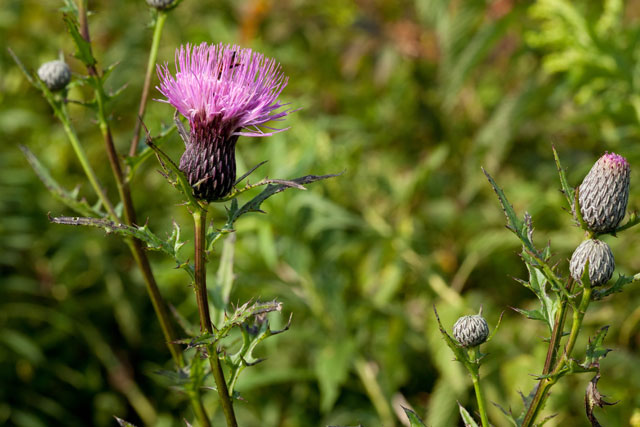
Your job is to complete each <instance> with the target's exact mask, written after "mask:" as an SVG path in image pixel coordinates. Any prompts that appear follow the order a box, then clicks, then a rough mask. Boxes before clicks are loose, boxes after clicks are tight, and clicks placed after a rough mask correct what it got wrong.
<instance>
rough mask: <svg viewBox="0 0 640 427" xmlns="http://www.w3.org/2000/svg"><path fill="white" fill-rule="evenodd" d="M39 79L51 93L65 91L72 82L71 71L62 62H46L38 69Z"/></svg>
mask: <svg viewBox="0 0 640 427" xmlns="http://www.w3.org/2000/svg"><path fill="white" fill-rule="evenodd" d="M38 77H40V80H42V81H43V82H44V84H45V85H47V87H48V88H49V90H50V91H52V92H55V91H58V90H60V89H64V88H65V87H66V86H67V85H68V84H69V82H70V81H71V69H69V66H68V65H67V63H66V62H64V61H61V60H58V59H57V60H55V61H49V62H45V63H44V64H42V65H41V66H40V68H38Z"/></svg>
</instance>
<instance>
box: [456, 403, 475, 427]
mask: <svg viewBox="0 0 640 427" xmlns="http://www.w3.org/2000/svg"><path fill="white" fill-rule="evenodd" d="M458 407H459V408H460V416H461V417H462V421H463V422H464V425H465V427H478V423H476V421H475V420H474V419H473V417H472V416H471V414H469V412H467V410H466V409H464V406H462V405H461V404H460V402H458Z"/></svg>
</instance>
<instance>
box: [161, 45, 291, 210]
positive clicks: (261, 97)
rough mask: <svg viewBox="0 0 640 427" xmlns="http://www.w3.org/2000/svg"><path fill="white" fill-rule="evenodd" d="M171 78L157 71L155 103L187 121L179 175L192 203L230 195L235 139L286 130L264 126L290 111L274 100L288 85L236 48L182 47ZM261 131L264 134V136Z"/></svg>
mask: <svg viewBox="0 0 640 427" xmlns="http://www.w3.org/2000/svg"><path fill="white" fill-rule="evenodd" d="M175 61H176V73H175V76H174V75H172V74H171V72H170V71H169V67H168V65H167V64H166V63H165V64H164V65H163V66H158V67H157V71H158V76H159V78H160V87H158V88H157V89H158V90H159V91H160V92H161V93H162V94H163V95H164V96H166V98H167V99H166V100H159V101H161V102H167V103H169V104H171V105H173V106H174V107H175V108H176V109H177V110H178V111H179V112H180V114H182V115H183V116H185V117H186V118H187V119H188V120H189V126H190V134H189V140H188V141H185V146H186V148H185V152H184V154H183V155H182V157H181V158H180V170H182V171H183V172H184V173H185V174H186V175H187V178H188V179H189V183H190V184H191V186H192V187H193V190H194V195H195V197H196V198H199V199H202V200H206V201H213V200H217V199H220V198H222V197H224V196H226V195H227V194H229V192H230V191H231V189H232V187H233V184H234V182H235V179H236V160H235V145H236V141H237V140H238V137H239V136H243V135H244V136H269V135H273V134H274V133H277V132H281V131H283V130H286V129H274V128H271V127H267V126H264V124H265V123H267V122H269V121H272V120H279V119H282V118H283V117H284V116H286V115H287V114H289V113H290V112H291V110H283V111H279V112H278V111H277V110H278V109H280V108H281V107H283V106H284V104H280V103H279V102H278V96H279V95H280V93H281V92H282V90H283V89H284V87H285V86H286V85H287V81H288V79H287V77H285V75H284V74H283V73H282V71H281V69H280V64H278V63H277V62H276V61H275V60H274V59H272V58H266V57H264V56H263V55H262V54H259V53H256V52H253V51H252V50H251V49H242V48H240V47H239V46H230V45H226V46H225V45H223V44H218V45H208V44H206V43H202V44H201V45H199V46H191V45H189V44H187V45H186V46H181V47H180V48H178V49H176V59H175ZM261 127H262V128H264V129H267V130H268V131H267V132H265V131H263V130H262V129H261Z"/></svg>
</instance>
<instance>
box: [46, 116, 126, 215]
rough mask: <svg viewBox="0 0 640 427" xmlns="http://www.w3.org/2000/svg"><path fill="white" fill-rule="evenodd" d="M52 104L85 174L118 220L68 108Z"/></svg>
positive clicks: (110, 212) (107, 209)
mask: <svg viewBox="0 0 640 427" xmlns="http://www.w3.org/2000/svg"><path fill="white" fill-rule="evenodd" d="M51 106H52V107H53V109H54V112H55V114H56V116H58V119H59V120H60V122H62V127H63V128H64V131H65V132H66V134H67V138H69V142H71V146H72V147H73V151H74V152H75V153H76V157H77V158H78V161H80V165H81V166H82V169H83V170H84V173H85V175H87V178H88V179H89V182H90V183H91V186H92V187H93V189H94V191H95V192H96V194H97V195H98V197H99V198H100V201H101V202H102V205H103V206H104V208H105V209H106V211H107V212H108V214H109V216H110V217H111V219H113V220H114V221H117V220H118V215H117V214H116V211H115V209H114V208H113V205H112V204H111V202H110V201H109V198H108V197H107V193H106V192H105V191H104V189H103V188H102V185H100V181H98V177H97V176H96V173H95V172H94V170H93V168H92V167H91V164H90V163H89V159H88V158H87V153H86V152H85V151H84V148H82V145H81V144H80V140H79V139H78V135H76V133H75V131H74V129H73V127H72V125H71V121H70V120H69V115H68V113H67V110H66V108H65V107H64V104H63V106H62V108H58V107H57V106H54V105H53V104H51Z"/></svg>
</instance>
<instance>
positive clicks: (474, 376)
mask: <svg viewBox="0 0 640 427" xmlns="http://www.w3.org/2000/svg"><path fill="white" fill-rule="evenodd" d="M471 352H472V354H473V361H474V363H473V368H472V369H470V370H469V373H470V374H471V380H472V381H473V389H474V391H475V392H476V400H477V401H478V412H480V420H481V421H482V427H489V426H490V425H491V424H489V417H488V416H487V409H486V403H485V398H484V393H483V392H482V387H480V364H479V363H477V362H476V361H477V360H478V357H479V351H478V347H473V349H471Z"/></svg>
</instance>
